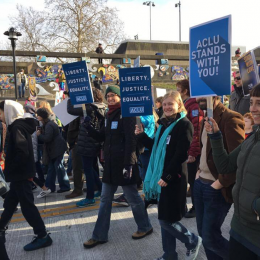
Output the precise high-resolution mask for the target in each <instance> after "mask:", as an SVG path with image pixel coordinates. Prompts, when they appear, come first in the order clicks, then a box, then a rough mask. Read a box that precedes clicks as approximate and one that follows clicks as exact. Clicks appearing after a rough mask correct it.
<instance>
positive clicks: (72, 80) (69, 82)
mask: <svg viewBox="0 0 260 260" xmlns="http://www.w3.org/2000/svg"><path fill="white" fill-rule="evenodd" d="M84 82H87V79H86V78H78V79H69V80H68V84H75V83H84Z"/></svg>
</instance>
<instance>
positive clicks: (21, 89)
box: [18, 83, 25, 98]
mask: <svg viewBox="0 0 260 260" xmlns="http://www.w3.org/2000/svg"><path fill="white" fill-rule="evenodd" d="M18 91H19V98H20V97H21V96H23V97H24V91H25V83H21V85H20V86H19V87H18Z"/></svg>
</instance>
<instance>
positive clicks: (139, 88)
mask: <svg viewBox="0 0 260 260" xmlns="http://www.w3.org/2000/svg"><path fill="white" fill-rule="evenodd" d="M147 90H149V89H148V87H147V86H140V87H123V88H122V92H128V91H147Z"/></svg>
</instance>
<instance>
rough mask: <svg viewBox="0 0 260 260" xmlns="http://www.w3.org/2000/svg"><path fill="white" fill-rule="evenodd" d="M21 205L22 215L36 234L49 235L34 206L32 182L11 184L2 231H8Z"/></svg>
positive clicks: (2, 217)
mask: <svg viewBox="0 0 260 260" xmlns="http://www.w3.org/2000/svg"><path fill="white" fill-rule="evenodd" d="M18 203H20V206H21V210H22V213H23V215H24V217H25V219H26V221H27V222H28V223H29V225H30V226H31V227H32V228H33V231H34V234H35V235H38V236H39V237H45V236H46V235H47V233H46V228H45V225H44V223H43V220H42V218H41V216H40V213H39V211H38V209H37V207H36V206H35V205H34V197H33V194H32V182H31V181H27V180H25V181H18V182H11V185H10V190H9V191H8V193H7V196H6V198H5V201H4V211H3V213H2V216H1V219H0V230H6V229H7V227H8V223H9V222H10V220H11V219H12V216H13V214H14V211H15V209H16V207H17V205H18Z"/></svg>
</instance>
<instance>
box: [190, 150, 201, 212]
mask: <svg viewBox="0 0 260 260" xmlns="http://www.w3.org/2000/svg"><path fill="white" fill-rule="evenodd" d="M199 162H200V155H198V156H197V157H196V160H195V162H193V163H187V168H188V182H189V184H190V190H191V201H192V206H193V207H194V208H195V205H194V195H193V192H194V182H195V178H196V173H197V171H198V166H199Z"/></svg>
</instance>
